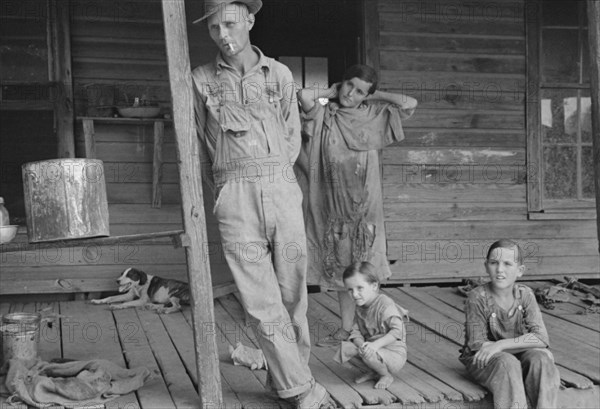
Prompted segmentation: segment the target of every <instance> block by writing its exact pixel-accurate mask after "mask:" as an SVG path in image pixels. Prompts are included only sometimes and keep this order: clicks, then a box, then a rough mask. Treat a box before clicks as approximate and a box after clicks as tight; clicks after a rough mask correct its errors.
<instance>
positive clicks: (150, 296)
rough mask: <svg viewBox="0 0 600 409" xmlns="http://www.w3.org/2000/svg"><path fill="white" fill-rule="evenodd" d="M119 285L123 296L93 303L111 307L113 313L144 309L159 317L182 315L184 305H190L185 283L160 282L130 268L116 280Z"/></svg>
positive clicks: (166, 280) (159, 278)
mask: <svg viewBox="0 0 600 409" xmlns="http://www.w3.org/2000/svg"><path fill="white" fill-rule="evenodd" d="M117 283H119V292H120V293H121V294H119V295H114V296H112V297H106V298H101V299H97V300H90V302H91V303H92V304H112V305H110V307H109V308H110V309H112V310H120V309H123V308H131V307H143V308H146V309H149V310H153V311H156V312H157V313H159V314H169V313H172V312H176V311H180V310H181V304H189V303H190V288H189V285H188V284H187V283H184V282H183V281H178V280H172V279H166V278H161V277H157V276H153V275H151V274H146V273H144V272H143V271H141V270H137V269H135V268H128V269H126V270H125V271H123V274H121V276H120V277H119V278H118V279H117ZM115 303H120V304H115Z"/></svg>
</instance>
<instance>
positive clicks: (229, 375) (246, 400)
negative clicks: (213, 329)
mask: <svg viewBox="0 0 600 409" xmlns="http://www.w3.org/2000/svg"><path fill="white" fill-rule="evenodd" d="M214 313H215V321H216V322H217V323H218V324H217V348H218V351H219V361H220V363H221V365H220V369H221V373H222V374H223V376H224V377H225V378H226V379H228V382H229V384H230V385H232V387H233V390H234V391H235V392H236V394H237V396H238V398H239V400H240V402H241V403H242V406H243V407H244V408H246V407H253V406H254V407H271V408H273V407H280V403H279V399H278V398H277V397H275V396H273V395H272V394H269V393H267V391H265V389H264V385H263V384H262V383H261V382H260V381H259V380H258V379H257V377H256V376H255V374H254V373H255V372H257V371H258V370H257V371H252V370H251V369H250V368H248V367H245V366H235V365H234V364H233V361H232V359H231V355H230V352H229V347H230V346H234V345H235V344H233V343H232V342H231V341H233V342H234V343H235V342H237V340H236V339H235V338H236V336H235V333H236V332H237V331H235V332H232V331H227V332H223V331H221V328H222V327H228V328H234V327H237V325H236V323H235V322H234V321H233V319H232V317H231V316H230V315H229V314H228V313H227V312H226V311H225V309H224V308H223V306H222V305H220V304H218V303H215V309H214ZM229 337H232V339H231V341H230V340H229Z"/></svg>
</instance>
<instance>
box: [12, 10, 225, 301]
mask: <svg viewBox="0 0 600 409" xmlns="http://www.w3.org/2000/svg"><path fill="white" fill-rule="evenodd" d="M70 11H71V22H72V26H71V41H72V64H73V79H74V90H75V91H74V94H75V104H76V105H75V110H76V112H77V115H78V119H77V120H76V125H75V131H76V148H77V156H78V157H85V146H84V139H83V127H82V121H81V117H82V116H85V115H87V114H89V113H90V112H91V113H96V114H102V115H108V114H109V109H108V108H102V107H94V106H92V103H96V104H98V103H102V104H109V101H111V98H112V101H113V102H110V104H116V105H124V104H125V97H124V94H123V92H126V93H127V95H128V98H129V99H130V102H133V98H134V97H135V96H138V97H139V96H141V95H142V94H144V93H146V94H147V96H148V98H150V99H151V100H152V101H153V102H158V103H159V104H160V105H161V106H163V112H164V113H167V114H169V113H170V104H171V102H170V89H169V80H168V70H167V60H166V53H165V40H164V30H163V22H162V10H161V3H160V1H129V0H128V1H116V2H97V3H94V4H93V7H92V5H91V4H87V6H86V5H85V4H83V3H77V2H75V3H74V5H73V7H72V8H71V10H70ZM194 13H199V11H194ZM192 17H193V15H191V16H189V18H188V19H191V18H192ZM203 28H204V31H206V29H205V27H203ZM207 40H209V38H208V36H206V37H199V38H196V41H194V42H193V46H192V47H190V48H191V49H192V52H194V53H195V54H196V55H195V58H194V59H193V61H195V62H196V64H198V63H201V62H204V61H206V59H205V60H202V58H208V57H204V54H202V53H201V57H200V61H199V60H198V56H197V52H198V51H201V50H202V49H203V47H205V46H208V47H210V43H208V41H207ZM214 53H215V51H214V50H213V51H211V54H212V55H213V56H214ZM193 55H194V54H193ZM99 101H100V102H99ZM90 108H92V110H91V111H90V110H89V109H90ZM94 109H95V111H94ZM165 123H166V125H165V136H164V145H163V162H164V164H163V177H162V206H161V208H152V173H153V169H152V161H153V156H154V140H153V133H154V131H153V125H152V124H151V123H150V124H148V123H146V124H140V125H136V124H126V123H123V121H120V122H119V121H115V122H110V120H107V119H104V120H103V121H95V123H94V129H95V140H96V146H95V148H96V158H97V159H101V160H102V161H103V162H104V170H105V180H106V188H107V198H108V203H109V217H110V233H111V236H118V235H129V234H137V233H151V232H159V231H172V230H180V229H183V223H182V216H181V205H180V203H181V197H180V191H179V177H178V169H177V157H176V150H175V139H174V134H173V125H172V122H170V121H166V122H165ZM40 146H41V145H40ZM3 150H4V149H3ZM204 190H205V195H204V197H205V208H206V213H207V230H208V237H209V243H207V244H206V251H205V253H204V255H205V256H208V257H210V259H211V271H212V277H213V283H214V284H215V285H217V284H222V283H225V282H229V281H231V275H230V273H229V270H228V268H227V266H226V263H225V260H224V258H223V254H222V251H221V248H220V246H219V242H220V240H219V233H218V230H217V226H216V224H215V223H216V221H215V219H214V217H213V216H212V205H213V203H212V202H213V198H212V194H211V192H210V189H208V188H206V187H205V189H204ZM16 240H17V241H21V242H25V241H26V234H25V230H24V229H21V232H20V234H19V237H17V239H16ZM0 257H2V259H1V264H2V290H1V291H2V293H4V294H14V293H52V292H90V291H91V292H97V291H107V290H115V289H116V288H117V286H116V281H115V279H116V278H117V276H118V274H119V273H120V272H121V271H122V270H123V269H125V268H127V267H131V266H136V267H138V268H141V269H142V270H144V271H146V272H149V273H152V274H159V275H161V276H163V277H168V278H176V279H181V280H184V281H185V280H187V274H186V260H185V253H184V250H183V249H182V248H177V249H176V248H174V247H173V246H172V244H171V242H170V240H169V239H155V240H152V241H147V242H138V243H126V244H115V245H111V246H101V247H99V246H87V247H74V248H56V249H54V248H52V249H43V250H28V251H24V252H15V253H4V254H1V255H0Z"/></svg>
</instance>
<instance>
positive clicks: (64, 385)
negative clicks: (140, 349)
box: [5, 359, 152, 408]
mask: <svg viewBox="0 0 600 409" xmlns="http://www.w3.org/2000/svg"><path fill="white" fill-rule="evenodd" d="M151 378H152V373H151V372H150V370H149V369H148V368H146V367H139V368H133V369H125V368H122V367H120V366H119V365H117V364H115V363H113V362H111V361H107V360H104V359H96V360H91V361H71V362H64V363H49V362H44V361H39V360H36V361H27V360H22V359H11V360H10V361H9V368H8V373H7V375H6V382H5V385H6V388H7V389H8V392H9V393H10V394H11V396H10V398H9V399H8V402H9V403H11V402H12V403H15V402H25V403H27V404H29V405H31V406H35V407H38V408H46V407H49V406H55V405H62V406H65V407H75V406H90V405H98V404H103V403H105V402H107V401H109V400H111V399H114V398H116V397H118V396H119V395H124V394H127V393H129V392H132V391H135V390H137V389H138V388H140V387H141V386H142V385H144V383H145V382H147V381H148V380H150V379H151Z"/></svg>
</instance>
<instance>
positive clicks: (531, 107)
mask: <svg viewBox="0 0 600 409" xmlns="http://www.w3.org/2000/svg"><path fill="white" fill-rule="evenodd" d="M542 3H543V0H533V1H531V2H528V4H527V10H526V11H527V14H526V16H527V18H526V27H525V36H526V47H527V51H526V58H527V72H526V76H527V84H528V86H527V90H526V91H527V92H526V98H525V101H526V117H527V174H528V177H527V211H528V214H529V218H530V219H543V218H573V217H575V218H578V219H580V218H594V217H593V216H594V212H589V211H588V210H589V209H594V208H595V200H594V198H591V199H545V198H544V156H543V149H544V145H543V140H542V139H543V132H542V120H541V115H542V114H541V99H542V92H543V91H542V90H543V89H550V88H555V89H566V88H571V89H577V90H578V93H579V91H589V92H590V94H591V83H590V84H587V85H586V84H580V85H576V84H564V83H556V84H553V85H555V86H554V87H551V86H548V85H549V84H543V82H542V79H543V78H542V68H543V67H542V59H543V56H542V53H543V48H542V29H543V4H542ZM579 30H581V28H579ZM579 142H580V141H579ZM579 145H581V144H579ZM579 145H577V146H579ZM581 171H582V170H581V168H580V167H579V166H578V172H581Z"/></svg>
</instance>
